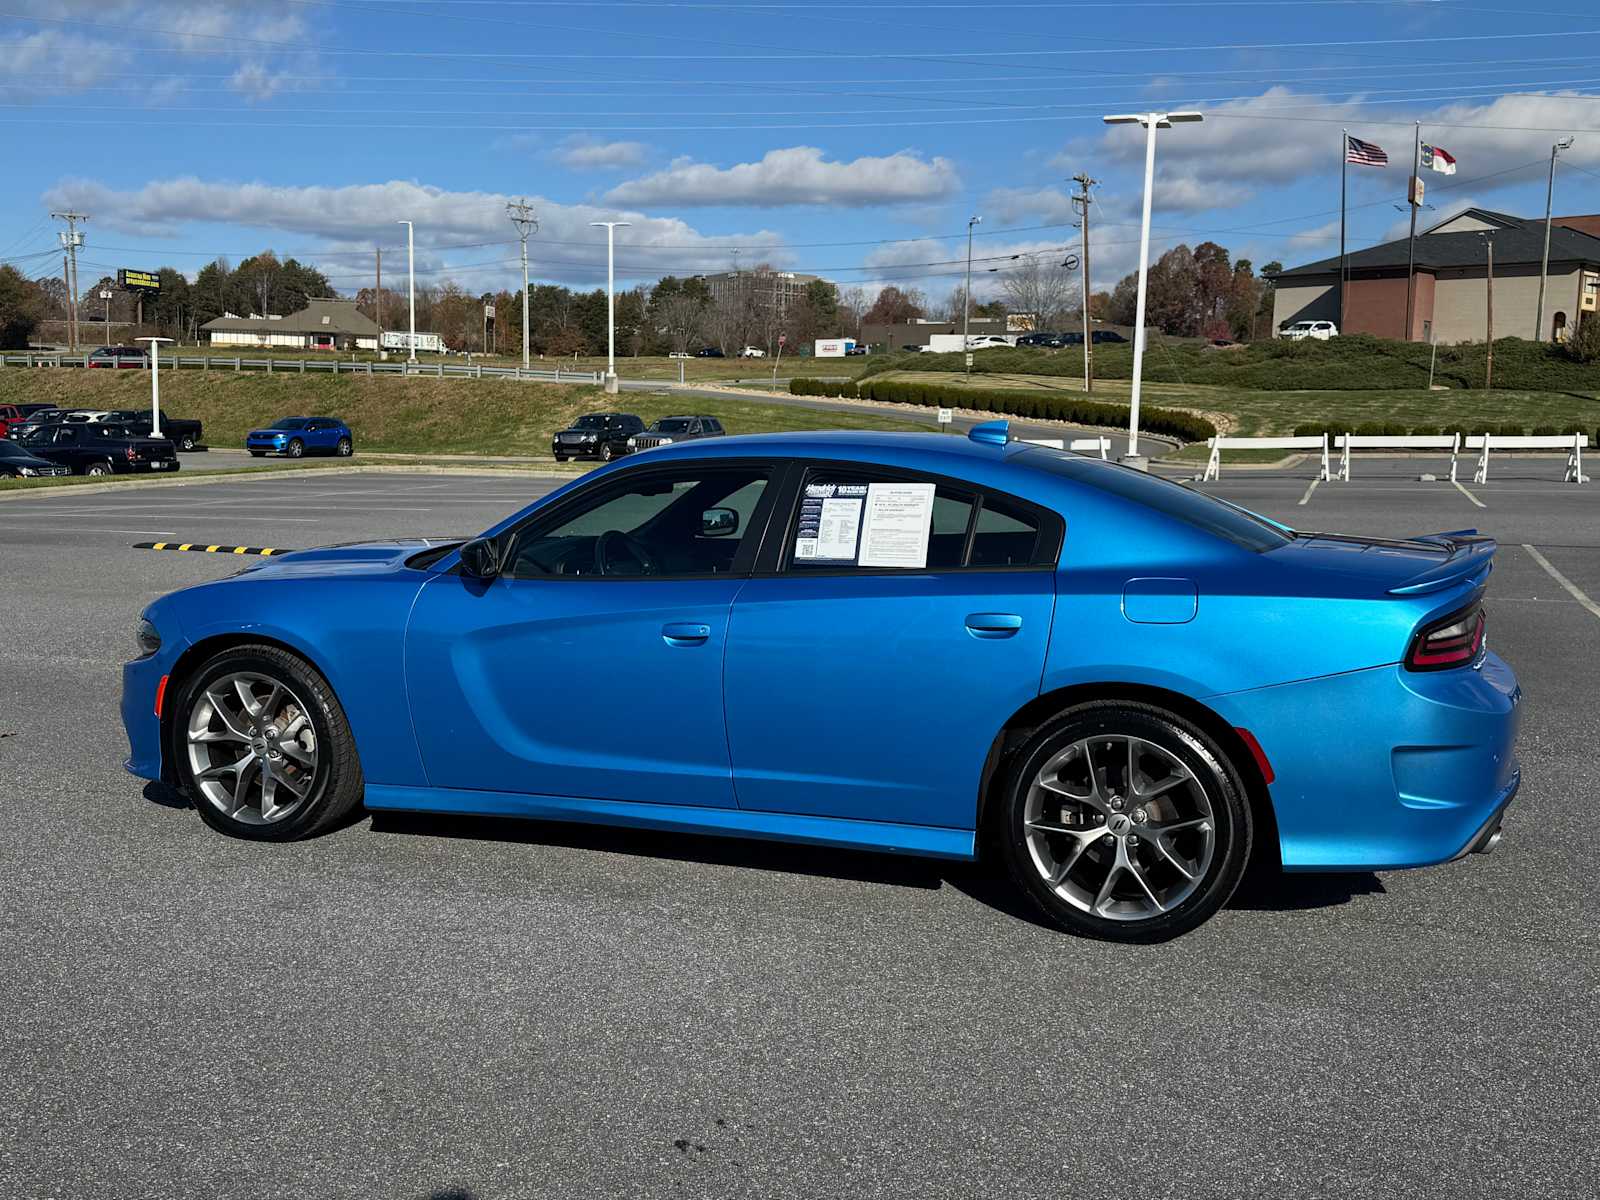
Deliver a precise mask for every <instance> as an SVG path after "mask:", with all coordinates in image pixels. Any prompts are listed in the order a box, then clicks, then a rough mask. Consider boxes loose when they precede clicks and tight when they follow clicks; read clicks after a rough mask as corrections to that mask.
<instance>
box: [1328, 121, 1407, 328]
mask: <svg viewBox="0 0 1600 1200" xmlns="http://www.w3.org/2000/svg"><path fill="white" fill-rule="evenodd" d="M1421 172H1422V122H1421V121H1418V122H1417V123H1416V130H1415V136H1414V138H1413V140H1412V143H1411V182H1410V183H1409V184H1408V185H1407V187H1406V201H1407V202H1408V203H1409V204H1410V205H1411V236H1410V238H1409V240H1408V243H1407V251H1406V337H1405V340H1406V341H1408V342H1410V341H1414V340H1415V338H1413V336H1412V330H1413V329H1414V327H1415V322H1416V313H1417V208H1418V207H1419V206H1418V204H1417V180H1418V179H1419V178H1420V177H1421ZM1340 332H1341V333H1343V332H1344V331H1343V330H1340Z"/></svg>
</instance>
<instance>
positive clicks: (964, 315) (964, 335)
mask: <svg viewBox="0 0 1600 1200" xmlns="http://www.w3.org/2000/svg"><path fill="white" fill-rule="evenodd" d="M982 221H983V218H982V217H973V218H972V219H971V220H969V221H968V222H967V286H966V287H965V288H964V289H963V290H962V293H961V353H962V354H964V355H965V356H966V364H967V378H968V379H971V378H972V332H971V331H972V227H973V226H974V225H978V224H981V223H982Z"/></svg>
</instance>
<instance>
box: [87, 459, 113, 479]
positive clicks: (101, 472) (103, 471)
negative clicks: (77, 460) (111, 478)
mask: <svg viewBox="0 0 1600 1200" xmlns="http://www.w3.org/2000/svg"><path fill="white" fill-rule="evenodd" d="M83 473H84V474H85V475H93V476H95V477H97V478H98V477H101V476H105V475H109V474H111V464H110V463H103V462H92V463H89V464H88V465H87V466H85V467H84V468H83Z"/></svg>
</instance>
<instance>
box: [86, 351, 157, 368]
mask: <svg viewBox="0 0 1600 1200" xmlns="http://www.w3.org/2000/svg"><path fill="white" fill-rule="evenodd" d="M87 365H88V366H91V367H109V368H112V369H116V368H122V369H123V370H139V369H142V368H145V367H148V366H149V365H150V355H149V353H148V352H147V351H146V350H145V349H144V348H143V347H142V346H101V347H99V348H97V349H96V350H94V351H93V352H92V353H90V355H89V361H88V364H87Z"/></svg>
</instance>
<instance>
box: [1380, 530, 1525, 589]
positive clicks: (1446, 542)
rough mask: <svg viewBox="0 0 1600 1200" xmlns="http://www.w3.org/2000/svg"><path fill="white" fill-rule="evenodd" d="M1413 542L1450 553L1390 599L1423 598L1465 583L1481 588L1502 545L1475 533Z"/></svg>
mask: <svg viewBox="0 0 1600 1200" xmlns="http://www.w3.org/2000/svg"><path fill="white" fill-rule="evenodd" d="M1410 540H1411V541H1413V542H1423V543H1425V544H1427V545H1430V546H1442V547H1444V549H1446V550H1447V551H1449V557H1448V558H1446V559H1445V560H1444V561H1443V562H1442V563H1440V564H1439V565H1438V566H1436V567H1430V568H1428V570H1426V571H1424V572H1422V574H1420V575H1417V576H1415V577H1414V578H1412V579H1410V580H1408V581H1407V582H1406V583H1404V584H1402V585H1401V586H1399V587H1393V588H1390V589H1389V594H1390V595H1391V596H1420V595H1424V594H1426V593H1428V592H1437V591H1442V590H1443V589H1444V588H1447V587H1453V586H1455V585H1456V584H1458V583H1463V582H1475V583H1478V584H1482V583H1483V582H1484V581H1485V580H1487V579H1488V578H1489V572H1490V571H1492V570H1494V555H1495V551H1496V550H1498V549H1499V548H1500V543H1498V542H1497V541H1495V540H1494V539H1493V538H1492V537H1489V536H1488V535H1487V534H1482V533H1479V532H1478V531H1477V530H1476V529H1455V530H1451V531H1450V532H1448V533H1426V534H1423V535H1422V536H1420V537H1414V538H1412V539H1410ZM1475 577H1477V578H1475Z"/></svg>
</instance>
